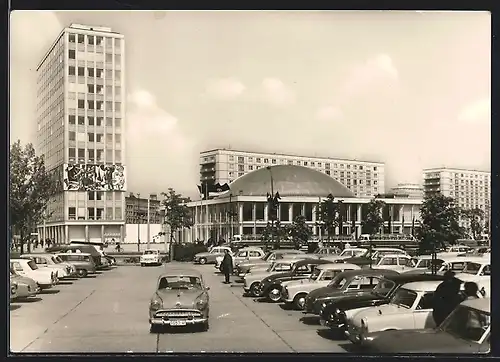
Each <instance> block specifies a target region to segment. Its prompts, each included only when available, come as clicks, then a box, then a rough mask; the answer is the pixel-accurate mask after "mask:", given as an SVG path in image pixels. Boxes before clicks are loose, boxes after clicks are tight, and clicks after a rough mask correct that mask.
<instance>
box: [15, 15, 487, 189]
mask: <svg viewBox="0 0 500 362" xmlns="http://www.w3.org/2000/svg"><path fill="white" fill-rule="evenodd" d="M71 23H77V24H84V25H93V26H106V27H111V28H112V29H113V31H116V32H120V33H122V34H124V36H125V39H126V50H125V51H126V54H125V56H126V60H125V62H126V78H125V81H126V90H127V98H128V102H127V112H126V118H125V122H126V142H127V144H126V147H127V151H126V152H127V154H126V160H125V162H126V167H127V187H128V190H129V191H132V192H141V193H143V194H147V193H149V192H157V193H159V192H163V191H166V190H167V188H168V187H173V188H174V189H176V190H177V191H178V192H181V193H183V194H185V195H190V196H192V195H196V194H197V191H196V184H197V183H198V182H199V152H200V151H203V150H207V149H213V148H218V147H226V148H227V147H231V148H233V149H243V150H252V151H263V152H276V153H279V152H283V153H296V154H303V155H311V156H314V155H317V156H324V157H339V158H351V159H358V160H373V161H381V162H385V166H386V167H385V170H386V187H392V186H394V185H396V184H397V183H402V182H421V180H422V169H423V168H429V167H440V166H448V167H462V168H472V169H480V170H490V154H491V146H490V144H491V132H490V128H491V111H490V99H491V82H490V78H491V40H490V37H491V17H490V14H489V13H487V12H396V11H363V12H361V11H356V12H354V11H352V12H346V11H344V12H333V11H307V12H306V11H302V12H298V11H245V12H236V11H223V12H217V11H208V12H206V11H196V12H188V11H186V12H181V11H169V12H164V11H137V12H135V11H127V12H110V11H93V12H83V11H78V12H68V11H62V12H47V11H16V12H14V13H12V15H11V27H10V40H11V42H10V61H11V62H10V64H11V68H10V90H11V99H10V137H11V142H14V141H16V140H17V139H20V140H21V141H22V142H23V143H27V142H34V141H35V137H36V116H35V106H36V91H35V88H36V87H35V85H36V71H35V69H36V65H37V63H38V62H39V61H40V60H41V58H42V56H43V55H44V54H45V52H46V51H47V50H48V48H49V47H50V46H51V44H52V42H53V41H54V40H55V38H56V37H57V35H58V34H59V32H60V31H61V30H62V29H63V28H64V27H66V26H69V25H70V24H71Z"/></svg>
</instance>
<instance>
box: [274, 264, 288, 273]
mask: <svg viewBox="0 0 500 362" xmlns="http://www.w3.org/2000/svg"><path fill="white" fill-rule="evenodd" d="M290 269H292V267H291V265H290V264H287V263H274V264H273V269H272V270H271V271H288V270H290Z"/></svg>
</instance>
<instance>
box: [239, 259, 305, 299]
mask: <svg viewBox="0 0 500 362" xmlns="http://www.w3.org/2000/svg"><path fill="white" fill-rule="evenodd" d="M298 261H299V260H298V259H280V260H278V261H275V262H274V263H273V264H271V266H270V267H268V268H267V269H266V270H253V271H252V269H250V271H251V272H250V273H247V274H246V275H245V276H244V277H243V290H244V293H246V294H250V295H251V296H253V297H258V296H259V293H260V283H261V281H262V280H264V279H265V278H268V277H269V276H271V275H274V274H276V273H282V272H287V271H291V270H292V268H293V266H294V264H295V263H296V262H298Z"/></svg>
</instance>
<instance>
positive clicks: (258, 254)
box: [215, 246, 266, 270]
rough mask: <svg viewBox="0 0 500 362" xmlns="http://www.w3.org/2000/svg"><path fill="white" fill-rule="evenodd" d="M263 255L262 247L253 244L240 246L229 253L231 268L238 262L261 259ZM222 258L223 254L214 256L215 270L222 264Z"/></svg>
mask: <svg viewBox="0 0 500 362" xmlns="http://www.w3.org/2000/svg"><path fill="white" fill-rule="evenodd" d="M265 255H266V253H265V252H264V250H262V248H258V247H255V246H250V247H246V248H241V249H239V250H238V251H236V252H235V253H231V257H232V260H233V269H234V268H236V266H237V265H239V264H240V263H244V262H247V261H252V260H257V259H262V258H263V257H264V256H265ZM223 259H224V256H223V255H220V256H218V257H217V258H215V268H216V269H217V270H219V269H220V265H221V264H222V260H223Z"/></svg>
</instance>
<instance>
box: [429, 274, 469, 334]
mask: <svg viewBox="0 0 500 362" xmlns="http://www.w3.org/2000/svg"><path fill="white" fill-rule="evenodd" d="M461 284H462V282H461V281H460V280H459V279H457V278H455V273H454V272H453V271H451V270H448V271H447V272H446V273H445V274H444V280H443V281H442V282H441V284H439V285H438V287H437V288H436V291H435V292H434V300H433V308H432V317H433V318H434V322H435V323H436V326H439V325H441V323H442V322H443V321H444V320H445V319H446V317H448V315H449V314H450V313H451V312H453V310H454V309H455V308H456V307H457V306H458V305H459V304H460V303H461V302H462V300H463V297H462V296H461V293H460V285H461Z"/></svg>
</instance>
